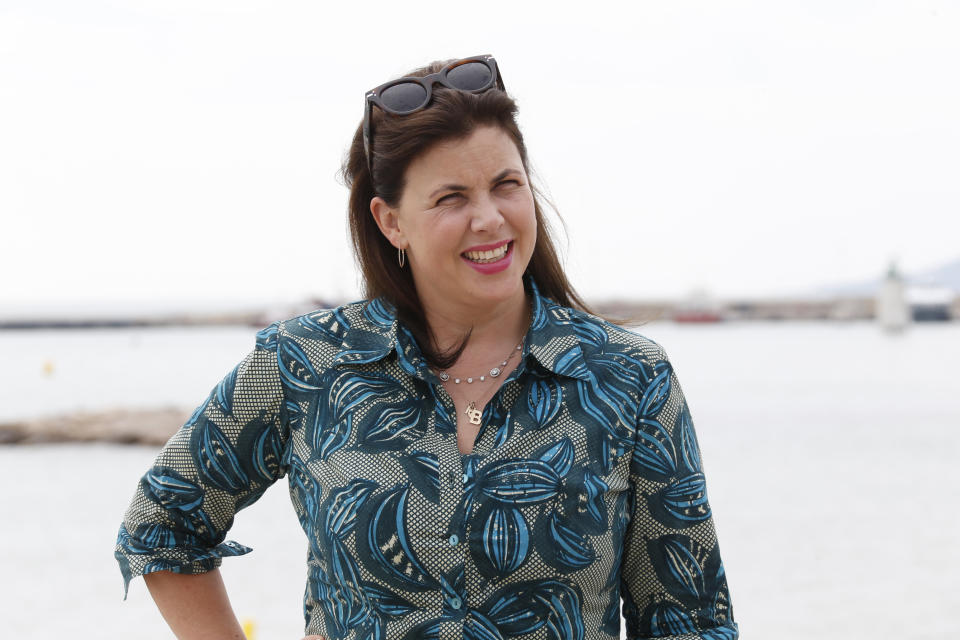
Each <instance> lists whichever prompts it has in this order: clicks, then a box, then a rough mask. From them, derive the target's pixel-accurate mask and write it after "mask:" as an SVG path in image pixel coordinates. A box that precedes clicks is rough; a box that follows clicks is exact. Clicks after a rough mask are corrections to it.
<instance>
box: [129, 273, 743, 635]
mask: <svg viewBox="0 0 960 640" xmlns="http://www.w3.org/2000/svg"><path fill="white" fill-rule="evenodd" d="M526 285H527V289H528V292H529V293H530V296H531V298H532V304H533V314H532V320H531V324H530V328H529V330H528V333H527V337H526V340H525V342H524V349H523V358H522V360H521V362H520V364H519V365H518V366H517V368H516V369H515V370H514V371H513V372H512V373H511V374H510V375H509V377H508V378H507V379H506V380H505V381H504V383H503V385H502V386H501V388H500V389H499V390H498V391H497V393H496V395H495V396H494V397H493V399H492V400H491V401H490V402H489V403H488V404H487V406H486V407H485V409H484V411H483V418H482V419H483V426H482V427H481V429H480V432H479V434H478V435H477V438H476V440H475V442H474V446H473V450H472V452H471V453H470V454H468V455H464V454H461V452H460V450H459V449H458V447H457V438H456V426H455V425H456V421H455V420H454V415H455V414H454V412H455V409H454V404H453V402H452V400H451V399H450V397H449V395H447V393H446V391H445V390H444V388H443V387H442V386H441V384H440V381H439V379H438V378H437V377H436V376H435V375H434V373H433V372H432V371H431V370H430V369H429V368H428V366H427V363H426V362H425V360H424V359H423V357H422V355H421V352H420V349H419V348H418V347H417V345H416V343H415V341H414V340H413V338H412V336H411V334H410V333H409V332H408V331H407V330H406V329H405V328H404V326H403V325H402V324H401V323H399V322H398V321H397V320H396V318H395V313H394V310H393V309H392V307H390V306H389V304H385V303H384V302H383V301H381V300H379V299H378V300H374V301H372V302H369V303H366V302H356V303H351V304H347V305H344V306H342V307H339V308H337V309H333V310H320V311H314V312H311V313H308V314H305V315H302V316H300V317H297V318H293V319H291V320H286V321H283V322H277V323H274V324H272V325H270V326H269V327H267V328H266V329H264V330H262V331H261V332H259V333H258V334H257V340H256V348H255V349H254V350H253V351H252V352H251V353H250V354H249V355H248V356H247V357H246V358H245V359H244V360H243V361H242V362H241V363H240V364H239V365H237V367H236V368H235V369H234V370H233V371H231V372H230V373H229V374H227V376H226V377H225V378H224V379H223V380H222V381H221V382H220V383H219V385H217V386H216V387H215V388H214V389H213V391H212V392H211V393H210V396H209V397H208V398H207V400H206V402H204V403H203V404H202V405H201V406H200V407H199V408H198V409H197V410H196V412H195V413H194V414H193V416H192V417H191V418H190V419H189V420H188V421H187V423H186V424H185V425H184V426H183V427H182V428H181V429H180V430H179V431H178V432H177V434H176V435H174V436H173V437H172V438H171V439H170V441H169V442H168V443H167V444H166V446H165V447H164V448H163V450H162V451H161V452H160V454H159V455H158V457H157V459H156V461H155V463H154V465H153V466H152V467H151V468H150V469H149V470H148V471H147V472H146V474H145V475H144V476H143V478H142V479H141V480H140V483H139V485H138V487H137V489H136V493H135V495H134V498H133V501H132V503H131V504H130V507H129V509H128V510H127V513H126V515H125V517H124V520H123V524H122V526H121V527H120V534H119V537H118V540H117V547H116V557H117V560H118V561H119V563H120V568H121V570H122V572H123V576H124V580H125V584H126V586H129V582H130V580H131V579H132V578H133V577H134V576H137V575H142V574H145V573H150V572H151V571H159V570H164V569H169V570H172V571H175V572H179V573H198V572H204V571H209V570H211V569H213V568H214V567H216V566H218V565H219V564H220V561H221V558H223V557H225V556H236V555H241V554H244V553H247V552H249V551H250V549H249V548H247V547H244V546H242V545H240V544H237V543H236V542H232V541H225V537H226V534H227V530H228V529H229V528H230V525H231V523H232V522H233V517H234V514H235V513H236V512H237V511H238V510H240V509H242V508H244V507H246V506H247V505H249V504H251V503H253V502H254V501H256V500H257V498H259V497H260V495H261V494H262V493H263V492H264V491H265V490H266V489H267V487H269V486H270V485H271V484H272V483H273V482H274V481H275V480H277V479H278V478H281V477H282V476H284V475H286V476H287V478H288V482H289V490H290V498H291V500H292V502H293V506H294V509H295V510H296V513H297V515H298V517H299V519H300V523H301V525H302V526H303V530H304V532H305V533H306V536H307V540H308V545H309V553H308V585H307V589H306V594H305V599H304V614H305V618H306V633H308V634H311V633H314V634H321V635H325V636H326V637H327V638H330V639H334V638H350V639H361V638H363V639H371V640H372V639H388V638H389V639H394V638H395V639H404V640H420V639H423V638H427V639H430V638H436V639H443V640H453V639H456V640H460V639H462V638H468V639H476V640H500V639H502V640H508V639H517V640H527V639H530V640H533V639H543V640H548V639H549V640H594V639H596V640H599V639H607V638H619V637H620V615H619V614H620V610H619V609H620V601H621V598H622V599H623V616H624V618H625V619H626V624H627V637H628V638H648V637H657V638H672V639H674V640H681V639H682V640H694V639H704V640H708V639H709V640H720V639H724V640H727V639H733V638H737V637H738V630H737V624H736V623H735V622H734V619H733V610H732V608H731V603H730V595H729V592H728V589H727V582H726V578H725V575H724V569H723V564H722V562H721V559H720V554H719V550H718V546H717V538H716V534H715V530H714V524H713V519H712V515H711V511H710V505H709V503H708V501H707V494H706V487H705V483H704V475H703V470H702V466H701V459H700V450H699V447H698V445H697V438H696V434H695V432H694V427H693V422H692V421H691V417H690V412H689V410H688V407H687V403H686V401H685V399H684V396H683V392H682V391H681V389H680V385H679V383H678V381H677V377H676V374H675V373H674V372H673V370H672V367H671V365H670V362H669V361H668V359H667V357H666V354H665V353H664V351H663V349H662V348H661V347H660V346H659V345H658V344H656V343H655V342H653V341H651V340H649V339H647V338H645V337H643V336H640V335H637V334H635V333H632V332H630V331H627V330H625V329H622V328H620V327H617V326H614V325H611V324H609V323H607V322H604V321H602V320H600V319H598V318H596V317H594V316H591V315H588V314H586V313H583V312H580V311H576V310H573V309H570V308H566V307H561V306H559V305H557V304H556V303H554V302H553V301H551V300H549V299H547V298H545V297H542V296H541V295H540V294H539V292H538V291H537V288H536V285H535V283H534V282H533V281H532V279H529V278H528V279H527V280H526Z"/></svg>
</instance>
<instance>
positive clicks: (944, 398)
mask: <svg viewBox="0 0 960 640" xmlns="http://www.w3.org/2000/svg"><path fill="white" fill-rule="evenodd" d="M639 332H640V333H642V334H644V335H646V336H648V337H650V338H652V339H654V340H656V341H657V342H659V343H660V344H662V345H663V346H664V347H665V348H666V350H667V353H668V354H669V356H670V359H671V361H672V362H673V364H674V367H675V369H676V371H677V374H678V376H679V378H680V381H681V384H682V386H683V390H684V392H685V393H686V396H687V400H688V402H689V405H690V409H691V413H692V415H693V418H694V422H695V425H696V429H697V434H698V437H699V439H700V444H701V447H702V450H703V459H704V467H705V471H706V475H707V481H708V487H709V492H710V493H709V496H710V502H711V504H712V506H713V510H714V514H715V521H716V525H717V530H718V534H719V537H720V548H721V551H722V555H723V560H724V563H725V565H726V569H727V576H728V580H729V584H730V589H731V595H732V599H733V607H734V613H735V616H736V618H737V619H738V622H739V623H740V626H741V629H742V631H743V634H742V637H743V638H745V639H759V640H766V639H775V640H794V639H796V640H801V639H803V640H808V639H809V638H817V639H818V640H828V639H834V638H835V639H837V640H840V639H841V638H842V639H844V640H849V639H851V638H870V639H871V640H873V639H877V638H891V639H893V638H897V639H900V638H910V639H914V638H916V639H933V638H944V639H946V638H951V639H952V638H956V637H957V630H956V621H955V619H956V612H957V611H960V589H958V588H957V586H956V584H957V579H956V576H957V575H958V572H960V545H958V544H957V531H958V530H960V517H958V512H957V508H958V507H957V505H958V504H960V481H958V479H957V471H956V469H957V468H958V464H957V461H958V458H960V369H958V363H960V323H953V324H944V325H918V326H914V327H912V328H911V329H910V330H908V331H907V332H906V333H905V334H903V335H899V336H894V337H890V336H886V335H884V334H882V333H881V332H880V331H879V330H878V329H877V328H876V327H875V326H874V325H872V324H859V323H854V324H820V323H811V324H805V323H792V322H790V323H774V324H725V325H712V326H679V325H673V324H660V323H657V324H650V325H647V326H645V327H643V328H641V329H640V330H639ZM253 340H254V330H253V329H248V328H243V327H237V328H217V329H209V328H205V329H149V330H144V329H137V330H123V331H117V330H110V331H77V332H69V331H56V332H7V333H4V332H0V354H3V355H2V362H3V365H4V366H3V367H0V389H3V390H4V391H3V392H2V402H0V420H5V419H12V418H18V417H28V416H35V415H43V414H51V413H59V412H63V411H69V410H74V409H103V408H109V407H118V406H124V407H141V406H142V407H146V406H165V405H175V406H184V407H186V408H192V407H193V406H195V405H196V404H197V403H199V402H200V401H202V400H203V399H204V398H205V397H206V395H207V393H208V391H209V390H210V388H212V387H213V385H214V384H215V383H216V382H217V381H218V380H219V379H220V377H221V376H223V374H225V373H226V372H227V371H228V370H229V369H230V368H231V367H232V366H233V365H234V364H235V363H236V362H237V361H239V360H240V359H241V358H242V357H243V356H244V355H245V354H246V352H247V351H248V350H249V349H250V348H252V346H253ZM155 453H156V450H155V449H152V448H148V447H120V446H106V445H87V446H83V445H60V446H35V447H6V448H2V447H0V487H2V488H3V491H2V493H0V511H2V513H3V516H2V518H0V569H2V575H3V580H2V581H0V602H3V603H4V609H5V612H4V615H3V616H0V636H2V637H11V638H20V639H34V638H36V639H40V638H44V639H46V638H51V637H54V636H55V635H69V636H72V637H81V638H87V637H89V638H138V639H143V640H150V639H153V638H158V639H159V638H171V637H172V635H171V634H170V633H169V631H167V630H166V627H165V625H164V623H163V621H162V619H161V618H160V616H159V614H158V613H157V612H156V610H155V609H154V608H153V606H152V604H151V601H150V598H149V595H148V593H147V590H146V587H145V586H144V584H143V582H142V581H140V580H137V581H135V582H134V583H133V584H132V585H131V590H130V597H129V599H128V600H127V601H126V602H123V601H122V587H121V580H120V573H119V571H118V570H117V568H116V565H115V563H114V561H113V559H112V549H113V542H114V538H115V535H116V529H117V526H118V524H119V521H120V517H121V515H122V513H123V510H124V508H125V507H126V503H127V501H128V500H129V498H130V495H131V494H132V492H133V489H134V486H135V483H136V481H137V479H138V478H139V476H140V475H141V474H142V473H143V471H144V470H145V469H146V468H147V466H148V465H149V464H150V461H151V460H152V458H153V456H154V455H155ZM230 537H231V538H232V539H235V540H237V541H239V542H241V543H244V544H247V545H249V546H252V547H254V548H255V551H254V553H253V554H251V555H249V556H246V557H243V558H231V559H227V560H226V561H225V562H224V569H223V571H224V576H225V579H226V580H227V583H228V586H230V591H231V597H232V600H233V603H234V608H235V609H236V611H237V613H238V615H239V616H240V617H241V618H246V619H249V620H251V621H253V622H254V623H255V624H256V625H257V633H256V638H257V640H274V639H276V640H284V639H288V640H298V639H299V638H300V637H301V635H302V634H301V629H302V616H301V609H300V601H301V598H302V594H303V580H304V558H305V555H306V547H305V541H304V540H303V537H302V533H301V532H300V530H299V525H298V524H297V520H296V518H295V516H294V514H293V511H292V509H291V507H290V506H289V503H288V502H287V496H286V487H285V486H277V487H274V488H273V489H272V490H271V491H268V492H267V494H266V495H265V496H264V498H263V499H262V500H261V501H260V502H258V503H256V504H255V505H253V506H252V507H250V508H249V509H248V510H247V511H244V512H243V513H241V514H240V515H239V516H238V518H237V521H236V525H235V527H234V530H233V531H232V533H231V536H230Z"/></svg>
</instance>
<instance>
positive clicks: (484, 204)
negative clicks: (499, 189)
mask: <svg viewBox="0 0 960 640" xmlns="http://www.w3.org/2000/svg"><path fill="white" fill-rule="evenodd" d="M472 213H473V216H472V218H471V219H470V230H471V231H474V232H476V233H482V232H487V231H496V230H497V229H499V228H500V227H502V226H503V214H502V213H501V212H500V207H498V206H497V202H496V201H495V200H494V199H493V198H491V197H490V196H489V195H486V196H484V197H482V198H481V199H480V200H479V201H478V202H477V203H476V206H474V207H473V212H472Z"/></svg>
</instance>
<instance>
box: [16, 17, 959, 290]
mask: <svg viewBox="0 0 960 640" xmlns="http://www.w3.org/2000/svg"><path fill="white" fill-rule="evenodd" d="M480 53H492V54H493V55H494V56H496V58H497V60H498V62H499V64H500V66H501V70H502V73H503V77H504V80H505V82H506V86H507V89H508V90H509V91H510V92H511V93H512V94H513V95H514V97H515V98H516V99H517V100H518V102H519V105H520V110H521V111H520V119H521V126H522V128H523V130H524V132H525V135H526V137H527V143H528V146H529V149H530V153H531V159H532V161H533V166H534V168H535V170H536V172H537V174H538V176H539V178H540V181H541V183H542V184H543V185H544V186H545V187H546V189H547V190H548V192H549V193H550V195H551V197H552V200H553V201H554V202H555V203H556V205H557V207H558V209H559V211H560V213H561V215H562V216H563V219H564V220H565V222H566V231H567V233H566V236H564V235H563V234H561V236H560V238H561V246H562V247H563V251H564V253H565V255H566V257H567V266H568V269H569V272H570V274H571V277H572V279H573V281H574V283H575V284H576V285H577V286H578V287H579V289H580V290H581V291H582V292H583V293H584V294H585V295H586V296H587V297H588V299H603V298H612V297H634V298H643V297H663V296H668V297H682V296H686V295H687V294H689V293H690V292H691V291H693V290H696V289H706V290H708V291H709V292H711V293H712V294H714V295H716V296H720V297H730V296H762V295H775V294H778V293H788V292H794V291H802V290H807V289H811V288H815V287H817V286H819V285H822V284H829V283H834V282H842V281H847V280H859V279H863V278H870V277H875V276H877V275H879V274H881V273H883V272H884V271H885V270H886V266H887V263H888V262H889V260H890V259H891V258H897V259H898V260H899V262H900V265H901V267H902V268H903V269H904V270H906V271H908V272H910V271H917V270H922V269H926V268H929V267H933V266H937V265H939V264H941V263H943V262H946V261H948V260H951V259H955V258H957V257H958V256H960V242H958V238H960V180H958V176H960V117H958V115H957V114H960V73H958V69H960V5H958V3H956V2H947V1H943V2H937V1H926V0H900V1H894V2H882V1H876V2H867V1H862V2H844V1H842V0H830V1H824V2H817V1H810V0H806V1H804V2H770V1H769V0H757V1H737V2H716V1H715V0H711V1H702V2H700V1H697V2H682V1H677V0H669V1H668V0H663V1H657V2H643V1H640V2H631V3H626V2H623V3H609V2H589V3H584V2H575V3H574V2H571V3H564V2H556V1H554V2H550V3H534V2H529V3H528V2H517V1H515V0H514V1H512V2H508V3H498V2H485V3H463V2H460V3H451V2H419V3H418V2H405V3H399V2H384V3H379V2H336V3H329V4H328V3H323V4H321V3H320V2H266V1H264V2H249V1H243V0H224V1H205V0H190V1H189V2H187V1H177V0H174V1H171V0H156V1H152V0H151V1H146V0H144V1H134V0H129V1H121V0H116V1H113V2H107V1H101V2H93V1H83V0H71V1H64V2H47V1H43V0H25V1H11V0H0V218H2V224H0V237H2V239H3V241H2V243H0V304H6V305H11V306H18V305H19V306H22V305H37V306H38V307H43V306H47V305H50V304H51V303H52V302H56V303H57V304H66V305H76V306H83V305H88V304H96V303H106V302H110V303H114V304H116V303H138V304H139V303H144V302H149V303H150V304H151V305H155V304H160V305H162V304H166V303H167V302H170V303H174V302H176V303H183V301H188V302H189V301H193V302H196V303H197V304H200V303H209V302H211V301H220V300H224V301H226V300H231V301H251V302H259V301H278V300H298V299H302V298H304V297H307V296H325V297H334V298H354V297H357V295H358V292H359V286H358V281H357V276H356V273H355V270H354V266H353V262H352V258H351V254H350V252H349V249H348V242H347V232H346V226H345V219H346V214H345V202H346V195H347V192H346V189H345V188H344V187H343V186H342V185H340V184H339V183H338V182H337V177H336V173H337V170H338V168H339V165H340V161H341V158H342V154H343V152H344V150H345V149H346V147H347V144H348V141H349V139H350V137H351V135H352V134H353V131H354V128H355V127H356V126H357V124H358V123H359V121H360V119H361V117H362V106H363V95H364V92H365V91H366V90H368V89H370V88H371V87H373V86H376V85H378V84H380V83H382V82H385V81H386V80H388V79H390V78H393V77H396V76H399V75H402V74H403V73H404V72H405V71H407V70H409V69H410V68H413V67H417V66H420V65H422V64H423V63H425V62H428V61H430V60H433V59H443V58H452V57H463V56H468V55H474V54H480Z"/></svg>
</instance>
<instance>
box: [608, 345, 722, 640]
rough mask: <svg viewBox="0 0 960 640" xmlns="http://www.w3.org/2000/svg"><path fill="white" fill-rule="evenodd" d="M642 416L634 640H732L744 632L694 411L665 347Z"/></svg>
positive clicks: (632, 589)
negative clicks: (724, 558) (729, 584)
mask: <svg viewBox="0 0 960 640" xmlns="http://www.w3.org/2000/svg"><path fill="white" fill-rule="evenodd" d="M657 353H658V356H657V358H656V360H655V361H654V364H653V366H652V369H651V372H650V377H649V380H647V385H646V387H645V388H644V389H642V390H641V391H642V396H641V401H640V407H639V412H638V418H637V430H636V440H635V442H634V450H633V456H632V458H631V464H630V483H631V487H632V491H631V492H632V496H631V498H632V506H631V517H630V522H629V525H628V527H627V531H626V536H625V541H624V551H623V553H624V556H623V560H622V565H621V595H622V598H623V616H624V619H625V621H626V625H627V638H629V639H631V640H632V639H635V638H668V639H671V640H697V639H703V640H733V639H735V638H738V637H739V631H738V627H737V624H736V622H734V618H733V608H732V605H731V602H730V593H729V590H728V588H727V579H726V574H725V572H724V567H723V562H722V561H721V559H720V550H719V546H718V544H717V535H716V530H715V527H714V521H713V514H712V512H711V509H710V503H709V502H708V500H707V490H706V483H705V480H704V474H703V465H702V461H701V455H700V448H699V445H698V442H697V436H696V432H695V431H694V427H693V420H692V418H691V416H690V410H689V408H688V406H687V402H686V399H685V398H684V395H683V391H682V390H681V388H680V383H679V381H678V380H677V376H676V374H675V373H674V371H673V367H672V365H671V363H670V361H669V360H668V358H667V355H666V353H665V352H664V350H663V348H662V347H660V346H659V345H657Z"/></svg>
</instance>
